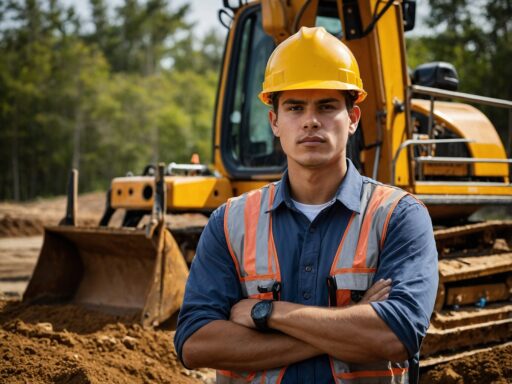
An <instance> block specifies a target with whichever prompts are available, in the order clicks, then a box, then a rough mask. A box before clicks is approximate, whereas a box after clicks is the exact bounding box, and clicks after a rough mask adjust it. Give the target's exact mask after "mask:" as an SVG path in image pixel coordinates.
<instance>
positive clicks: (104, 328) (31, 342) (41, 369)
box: [0, 301, 214, 384]
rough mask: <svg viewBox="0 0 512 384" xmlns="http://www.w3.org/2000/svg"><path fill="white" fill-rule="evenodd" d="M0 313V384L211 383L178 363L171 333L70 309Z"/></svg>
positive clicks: (21, 308) (209, 376) (18, 307)
mask: <svg viewBox="0 0 512 384" xmlns="http://www.w3.org/2000/svg"><path fill="white" fill-rule="evenodd" d="M0 307H1V309H0V356H1V357H0V382H2V383H25V382H30V383H74V384H82V383H83V384H85V383H92V384H94V383H173V384H181V383H183V384H185V383H204V382H206V383H208V382H210V383H213V382H214V373H213V371H210V370H200V371H189V370H187V369H185V368H184V367H183V366H182V365H181V364H180V363H179V361H178V359H177V356H176V352H175V351H174V348H173V343H172V340H173V336H174V332H173V331H170V330H166V329H156V330H155V329H144V328H142V327H141V326H140V325H138V324H132V323H130V320H131V319H129V318H122V317H117V316H110V315H105V314H100V313H97V312H94V311H90V310H86V309H84V308H81V307H77V306H73V305H52V306H48V305H31V306H27V305H23V304H21V303H20V302H18V301H2V302H0Z"/></svg>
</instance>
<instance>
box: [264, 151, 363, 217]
mask: <svg viewBox="0 0 512 384" xmlns="http://www.w3.org/2000/svg"><path fill="white" fill-rule="evenodd" d="M362 187H363V178H362V176H361V175H360V174H359V172H358V171H357V169H356V167H355V166H354V164H352V161H350V159H347V173H346V174H345V177H344V178H343V180H342V181H341V184H340V186H339V187H338V190H337V191H336V196H335V198H336V200H338V201H339V202H340V203H342V204H343V205H344V206H345V207H347V208H348V209H350V210H351V211H354V212H356V213H361V212H360V201H361V198H360V196H361V188H362ZM283 203H284V204H286V206H287V207H288V208H291V207H293V203H292V198H291V195H290V185H289V182H288V170H286V171H285V172H284V173H283V177H282V178H281V180H280V182H279V183H277V185H276V191H275V196H274V203H273V204H272V208H271V209H270V211H273V210H275V209H276V208H277V207H279V206H280V205H281V204H283Z"/></svg>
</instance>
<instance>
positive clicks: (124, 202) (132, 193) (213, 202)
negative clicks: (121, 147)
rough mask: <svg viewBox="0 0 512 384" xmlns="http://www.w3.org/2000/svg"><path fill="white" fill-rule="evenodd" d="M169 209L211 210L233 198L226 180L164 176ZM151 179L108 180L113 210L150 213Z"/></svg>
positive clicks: (152, 188)
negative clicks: (137, 210) (110, 181)
mask: <svg viewBox="0 0 512 384" xmlns="http://www.w3.org/2000/svg"><path fill="white" fill-rule="evenodd" d="M165 185H166V188H167V208H168V209H169V210H177V211H179V210H213V209H215V208H217V207H218V206H220V205H222V204H223V203H224V202H225V201H226V200H227V199H229V198H230V197H232V196H233V189H232V188H231V183H230V181H229V179H227V178H224V177H220V178H219V177H213V176H166V177H165ZM153 195H154V177H151V176H135V177H120V178H115V179H113V180H112V184H111V206H112V208H114V209H117V208H125V209H133V210H135V209H140V210H151V207H152V206H153Z"/></svg>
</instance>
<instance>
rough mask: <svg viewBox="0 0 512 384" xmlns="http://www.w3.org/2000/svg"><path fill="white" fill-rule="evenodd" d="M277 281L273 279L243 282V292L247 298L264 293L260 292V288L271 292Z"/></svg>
mask: <svg viewBox="0 0 512 384" xmlns="http://www.w3.org/2000/svg"><path fill="white" fill-rule="evenodd" d="M275 282H276V281H275V280H273V279H264V280H248V281H241V282H240V284H241V285H242V291H243V293H244V295H245V296H246V297H249V296H252V295H256V294H258V293H262V292H260V291H259V290H258V287H262V288H267V290H269V291H270V288H271V287H272V286H273V285H274V283H275Z"/></svg>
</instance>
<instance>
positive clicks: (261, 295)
mask: <svg viewBox="0 0 512 384" xmlns="http://www.w3.org/2000/svg"><path fill="white" fill-rule="evenodd" d="M278 183H279V182H276V183H272V184H269V185H267V186H265V187H263V188H261V189H258V190H255V191H251V192H249V193H246V194H244V195H241V196H238V197H236V198H232V199H230V200H229V201H228V203H227V206H226V210H225V216H224V233H225V236H226V242H227V245H228V248H229V252H230V254H231V257H232V259H233V262H234V264H235V267H236V271H237V273H238V278H239V279H240V284H241V287H242V292H243V294H244V296H245V297H248V298H258V299H272V298H274V299H275V292H274V293H273V292H272V287H273V286H275V283H276V282H277V283H280V282H281V273H280V271H279V261H278V258H277V252H276V246H275V243H274V236H273V234H272V215H271V213H270V212H269V210H270V209H271V208H272V204H273V201H274V191H275V188H276V185H277V184H278ZM406 194H407V193H406V192H404V191H403V190H401V189H399V188H396V187H391V186H387V185H383V184H380V183H377V182H374V181H368V182H363V187H362V193H361V205H360V214H358V213H356V212H354V213H353V214H352V216H351V218H350V220H349V222H348V225H347V228H346V229H345V232H344V234H343V236H342V239H341V242H340V244H339V246H338V249H337V251H336V255H335V257H334V261H333V264H332V266H331V271H330V276H329V281H330V284H331V287H330V288H332V287H334V290H333V291H332V294H331V297H330V298H329V301H330V305H331V306H339V307H343V306H348V305H350V304H351V303H353V301H352V300H351V297H354V296H353V295H354V293H356V294H357V293H359V294H360V295H362V294H363V293H364V291H366V290H367V289H368V288H370V287H371V285H372V282H373V278H374V275H375V272H376V271H377V264H378V260H379V253H380V250H381V249H382V247H383V245H384V241H385V239H386V232H387V227H388V223H389V219H390V217H391V214H392V213H393V210H394V209H395V207H396V205H397V204H398V202H399V201H400V199H401V198H402V197H404V196H405V195H406ZM273 296H274V297H273ZM333 301H334V302H333ZM329 360H330V363H331V371H332V375H333V377H334V381H335V382H336V383H337V384H342V383H343V384H345V383H347V384H348V383H350V384H367V383H368V384H369V383H372V384H374V383H379V384H380V383H386V384H390V383H393V384H394V383H408V362H407V361H405V362H401V363H395V362H391V361H382V362H376V363H370V364H354V363H346V362H343V361H340V360H337V359H335V358H333V357H329ZM285 371H286V367H283V368H280V369H271V370H266V371H258V372H232V371H217V383H220V384H239V383H240V384H241V383H245V384H247V383H252V384H256V383H258V384H259V383H265V384H279V383H280V382H281V380H282V378H283V376H284V373H285Z"/></svg>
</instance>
